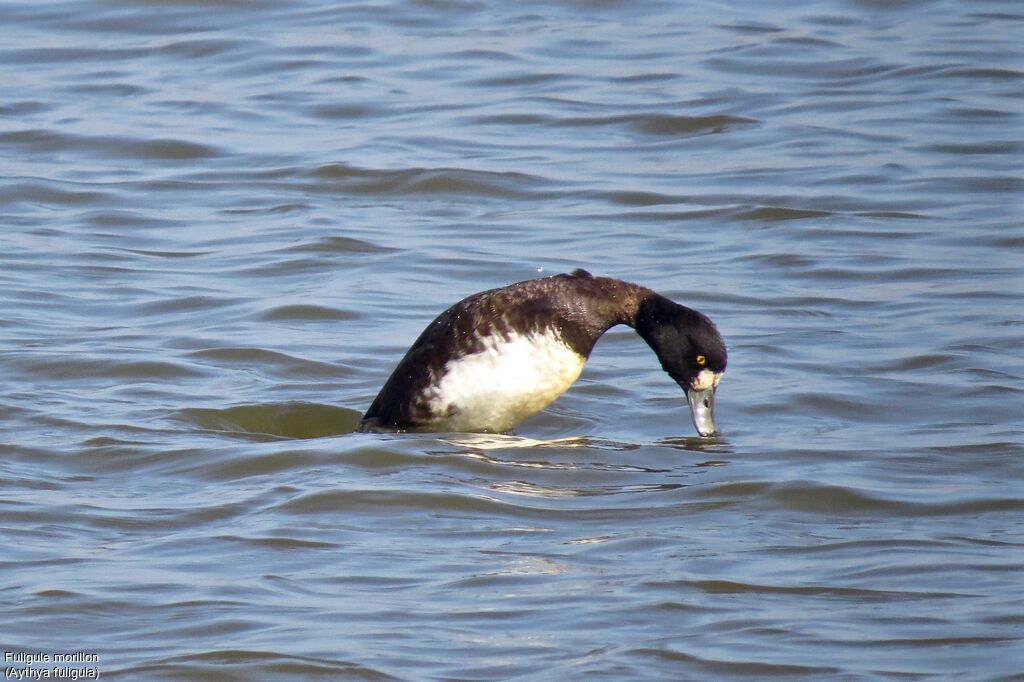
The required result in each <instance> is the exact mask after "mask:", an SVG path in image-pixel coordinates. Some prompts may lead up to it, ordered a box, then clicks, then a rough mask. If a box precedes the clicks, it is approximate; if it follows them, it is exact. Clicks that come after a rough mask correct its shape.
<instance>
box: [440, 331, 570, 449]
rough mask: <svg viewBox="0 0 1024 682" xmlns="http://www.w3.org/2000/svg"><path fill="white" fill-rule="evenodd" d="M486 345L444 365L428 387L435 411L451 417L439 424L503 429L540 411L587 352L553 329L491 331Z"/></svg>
mask: <svg viewBox="0 0 1024 682" xmlns="http://www.w3.org/2000/svg"><path fill="white" fill-rule="evenodd" d="M483 342H484V349H483V350H482V351H480V352H479V353H473V354H471V355H465V356H463V357H461V358H458V359H457V360H452V361H450V362H449V363H448V364H447V365H445V373H444V375H443V376H442V377H441V380H440V381H439V382H438V383H437V385H435V386H434V387H432V388H431V389H430V393H429V401H430V407H431V409H432V410H433V411H434V413H435V414H439V415H447V414H449V413H450V414H451V416H450V417H448V418H446V419H444V418H443V419H442V421H441V423H440V425H441V426H442V427H443V428H446V429H449V430H452V431H507V430H508V429H510V428H512V426H513V425H514V424H516V423H518V422H520V421H522V420H523V419H526V418H527V417H529V416H530V415H531V414H535V413H537V412H540V411H541V410H543V409H544V408H545V407H547V406H548V405H549V404H550V403H551V401H553V400H554V399H555V398H557V397H558V396H560V395H562V393H564V392H565V390H566V389H567V388H569V387H570V386H572V384H573V382H574V381H576V379H577V378H579V376H580V372H582V371H583V365H584V363H585V358H583V357H582V356H580V355H579V354H577V353H576V352H575V351H574V350H572V349H571V348H569V347H568V346H567V345H565V343H564V342H563V341H562V340H561V338H559V336H558V334H557V333H555V332H554V331H553V330H547V331H544V332H538V333H533V334H526V335H518V334H512V335H510V336H509V338H508V340H505V339H503V338H501V337H500V336H490V337H487V338H485V339H484V340H483Z"/></svg>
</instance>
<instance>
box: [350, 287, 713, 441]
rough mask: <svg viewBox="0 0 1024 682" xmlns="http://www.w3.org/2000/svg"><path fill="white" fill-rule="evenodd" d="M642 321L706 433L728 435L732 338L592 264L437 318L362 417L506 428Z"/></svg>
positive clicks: (376, 421) (394, 426) (462, 428)
mask: <svg viewBox="0 0 1024 682" xmlns="http://www.w3.org/2000/svg"><path fill="white" fill-rule="evenodd" d="M620 324H625V325H628V326H630V327H632V328H633V329H634V330H635V331H636V332H637V334H638V335H639V336H640V338H642V339H643V340H644V341H646V342H647V345H648V346H650V347H651V349H652V350H653V351H654V353H655V355H656V356H657V357H658V360H659V361H660V362H661V367H662V369H664V370H665V372H666V373H667V374H668V375H669V376H670V377H671V378H672V379H673V380H674V381H675V382H676V383H677V384H678V385H679V386H680V387H681V388H682V389H683V391H684V393H685V394H686V399H687V403H688V404H689V408H690V414H691V417H692V419H693V424H694V427H695V428H696V429H697V433H699V434H700V436H702V437H712V436H717V435H719V431H718V429H717V428H716V426H715V421H714V406H715V392H716V390H717V388H718V384H719V382H720V381H721V379H722V375H723V373H724V372H725V367H726V362H727V352H726V345H725V341H724V340H723V339H722V336H721V334H719V332H718V329H717V328H716V327H715V324H714V323H713V322H712V321H711V319H710V318H709V317H707V316H706V315H704V314H703V313H701V312H699V311H697V310H694V309H693V308H689V307H687V306H684V305H682V304H679V303H676V302H675V301H672V300H671V299H669V298H667V297H665V296H662V295H661V294H658V293H656V292H655V291H653V290H651V289H648V288H647V287H644V286H641V285H638V284H633V283H630V282H625V281H622V280H619V279H615V278H611V277H600V276H594V275H592V274H590V273H589V272H588V271H586V270H583V269H577V270H574V271H573V272H571V273H566V274H559V275H553V276H550V277H543V278H539V279H530V280H526V281H522V282H517V283H515V284H509V285H507V286H504V287H500V288H496V289H489V290H487V291H481V292H479V293H476V294H473V295H471V296H468V297H466V298H464V299H462V300H461V301H459V302H458V303H456V304H455V305H453V306H451V307H450V308H448V309H447V310H445V311H444V312H443V313H441V314H440V315H438V316H437V318H436V319H435V320H434V321H433V322H431V323H430V324H429V325H428V326H427V328H426V329H424V330H423V332H422V333H421V334H420V336H419V338H417V339H416V341H415V342H414V343H413V344H412V346H411V347H410V348H409V350H408V351H407V352H406V354H405V356H404V357H403V358H402V359H401V361H400V362H399V363H398V365H397V366H396V367H395V369H394V371H393V372H392V373H391V376H390V378H388V380H387V381H386V382H385V383H384V385H383V387H382V388H381V390H380V392H379V393H378V394H377V397H376V398H375V399H374V400H373V402H372V403H371V404H370V407H369V408H368V409H367V410H366V413H365V414H364V415H363V417H362V420H361V421H360V423H359V430H360V431H370V432H381V431H391V432H405V431H427V432H431V431H433V432H478V433H507V432H509V431H510V430H511V429H512V427H513V426H515V425H516V424H518V423H519V422H521V421H522V420H524V419H526V418H527V417H529V416H531V415H533V414H536V413H537V412H540V411H541V410H543V409H544V408H545V407H547V406H548V405H550V404H551V403H552V402H553V401H554V400H555V399H556V398H558V396H560V395H562V394H563V393H564V392H565V391H566V390H567V389H568V388H569V387H570V386H572V384H573V383H574V382H575V381H576V379H577V378H578V377H579V376H580V373H581V372H582V371H583V367H584V365H585V364H586V361H587V359H588V358H589V357H590V353H591V351H592V350H593V348H594V345H595V344H596V343H597V340H598V339H599V338H600V337H601V336H602V335H603V334H604V333H605V332H606V331H608V330H609V329H610V328H612V327H614V326H616V325H620Z"/></svg>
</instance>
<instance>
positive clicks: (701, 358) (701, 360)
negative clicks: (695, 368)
mask: <svg viewBox="0 0 1024 682" xmlns="http://www.w3.org/2000/svg"><path fill="white" fill-rule="evenodd" d="M707 362H708V359H707V358H706V357H704V356H703V355H698V356H697V364H698V365H700V366H701V367H703V366H704V365H706V364H707Z"/></svg>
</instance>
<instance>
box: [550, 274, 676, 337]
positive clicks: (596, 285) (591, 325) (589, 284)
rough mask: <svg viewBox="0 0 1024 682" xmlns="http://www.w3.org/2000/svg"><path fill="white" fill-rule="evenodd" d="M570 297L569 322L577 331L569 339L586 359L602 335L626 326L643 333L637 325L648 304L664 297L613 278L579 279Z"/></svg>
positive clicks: (567, 304)
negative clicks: (623, 325)
mask: <svg viewBox="0 0 1024 682" xmlns="http://www.w3.org/2000/svg"><path fill="white" fill-rule="evenodd" d="M566 294H567V295H566V297H565V298H564V300H563V310H564V311H565V313H564V314H565V319H566V320H567V322H568V323H569V325H568V326H569V328H570V329H571V330H572V331H574V332H575V333H570V335H569V338H567V339H566V340H567V341H569V343H570V345H571V346H572V347H573V348H574V349H575V350H576V351H577V352H578V353H580V354H582V355H584V356H589V355H590V351H591V350H592V349H593V347H594V344H595V343H596V342H597V340H598V339H599V338H600V337H601V335H602V334H604V333H605V332H606V331H608V330H609V329H611V328H612V327H614V326H616V325H620V324H625V325H628V326H630V327H633V328H634V329H637V331H639V329H638V328H637V323H638V320H639V319H640V316H641V310H642V309H643V308H644V307H645V303H644V302H645V301H646V300H648V299H650V298H651V297H652V296H655V297H659V298H661V296H659V295H658V294H656V293H655V292H654V291H651V290H650V289H648V288H646V287H642V286H640V285H638V284H632V283H631V282H623V281H622V280H618V279H612V278H610V277H589V278H582V279H579V280H577V281H576V282H574V286H573V287H572V291H567V292H566ZM666 300H667V299H666Z"/></svg>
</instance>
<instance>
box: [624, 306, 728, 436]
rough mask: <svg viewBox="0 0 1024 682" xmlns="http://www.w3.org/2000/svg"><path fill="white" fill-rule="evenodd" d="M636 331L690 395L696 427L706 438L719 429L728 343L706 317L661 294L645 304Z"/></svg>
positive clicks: (687, 395) (687, 398) (688, 398)
mask: <svg viewBox="0 0 1024 682" xmlns="http://www.w3.org/2000/svg"><path fill="white" fill-rule="evenodd" d="M636 331H637V333H638V334H639V335H640V336H641V337H642V338H643V339H644V340H645V341H646V342H647V344H648V345H649V346H650V347H651V348H652V349H653V350H654V352H655V354H657V356H658V360H660V361H661V366H662V368H663V369H664V370H665V371H666V372H667V373H668V375H669V376H670V377H672V378H673V379H675V381H676V383H677V384H679V386H680V387H682V389H683V390H684V391H685V392H686V400H687V402H689V404H690V412H691V414H692V415H693V425H694V426H695V427H697V432H698V433H699V434H700V435H702V436H714V435H717V434H718V429H716V428H715V419H714V417H715V414H714V413H715V390H716V389H717V388H718V382H719V381H720V380H721V378H722V374H723V373H724V372H725V365H726V361H727V357H726V350H725V341H724V340H722V336H721V335H720V334H719V333H718V329H716V328H715V324H714V323H713V322H712V321H711V320H710V319H708V317H707V316H705V315H703V314H702V313H699V312H697V311H696V310H693V309H692V308H687V307H686V306H683V305H679V304H678V303H675V302H674V301H671V300H669V299H667V298H665V297H664V296H661V295H659V294H653V295H651V296H649V297H647V298H646V299H644V300H643V302H641V304H640V307H639V309H638V311H637V316H636Z"/></svg>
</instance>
